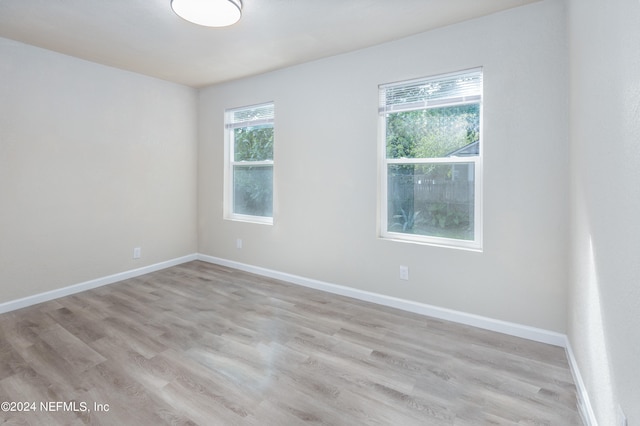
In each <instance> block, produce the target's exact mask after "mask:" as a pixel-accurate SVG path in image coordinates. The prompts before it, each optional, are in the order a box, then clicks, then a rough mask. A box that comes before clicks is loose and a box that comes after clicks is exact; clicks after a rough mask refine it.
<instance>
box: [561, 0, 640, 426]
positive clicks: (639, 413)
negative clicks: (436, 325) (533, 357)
mask: <svg viewBox="0 0 640 426" xmlns="http://www.w3.org/2000/svg"><path fill="white" fill-rule="evenodd" d="M569 34H570V51H571V61H570V67H571V73H570V76H571V107H570V115H571V148H570V152H571V161H572V165H571V178H572V179H571V180H572V185H571V193H572V202H571V223H572V238H571V245H572V253H573V258H572V274H571V289H570V299H569V302H570V303H569V325H568V334H569V338H570V341H571V344H572V346H573V349H574V352H575V355H576V359H577V361H578V365H579V367H580V371H581V373H582V376H583V378H584V381H585V382H586V386H587V389H588V391H589V395H590V398H591V400H592V404H593V405H594V408H595V412H596V416H597V418H598V422H599V424H600V425H614V424H615V425H617V424H620V423H618V422H617V419H616V417H617V415H618V414H617V411H618V404H620V406H621V407H622V409H623V410H624V412H625V413H626V415H627V416H628V420H629V425H637V424H640V366H639V363H640V221H639V220H638V219H639V218H640V2H638V0H618V1H613V2H612V1H609V0H570V1H569Z"/></svg>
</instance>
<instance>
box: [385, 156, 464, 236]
mask: <svg viewBox="0 0 640 426" xmlns="http://www.w3.org/2000/svg"><path fill="white" fill-rule="evenodd" d="M387 170H388V174H387V178H388V186H387V190H388V198H387V200H388V205H387V208H388V216H387V217H388V223H387V229H388V230H389V232H399V233H405V234H416V235H426V236H433V237H444V238H455V239H461V240H473V239H474V228H473V227H474V197H475V194H474V191H475V186H474V175H475V173H474V164H473V163H438V164H406V165H405V164H403V165H398V164H393V165H389V166H388V169H387Z"/></svg>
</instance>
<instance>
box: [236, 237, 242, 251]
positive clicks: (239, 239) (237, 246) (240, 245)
mask: <svg viewBox="0 0 640 426" xmlns="http://www.w3.org/2000/svg"><path fill="white" fill-rule="evenodd" d="M236 248H237V249H241V248H242V238H238V239H236Z"/></svg>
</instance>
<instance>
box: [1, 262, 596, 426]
mask: <svg viewBox="0 0 640 426" xmlns="http://www.w3.org/2000/svg"><path fill="white" fill-rule="evenodd" d="M194 260H201V261H203V262H208V263H212V264H216V265H221V266H226V267H229V268H234V269H238V270H241V271H246V272H250V273H253V274H257V275H262V276H265V277H269V278H274V279H278V280H282V281H286V282H289V283H292V284H297V285H301V286H304V287H309V288H313V289H316V290H322V291H326V292H328V293H333V294H339V295H341V296H347V297H351V298H354V299H358V300H363V301H366V302H372V303H376V304H379V305H383V306H389V307H392V308H397V309H401V310H404V311H408V312H413V313H417V314H421V315H425V316H429V317H433V318H438V319H442V320H447V321H452V322H456V323H459V324H465V325H470V326H473V327H478V328H482V329H485V330H491V331H496V332H499V333H504V334H508V335H511V336H516V337H522V338H524V339H528V340H533V341H536V342H541V343H547V344H550V345H554V346H561V347H564V348H565V350H566V353H567V359H568V361H569V367H570V368H571V373H572V375H573V379H574V382H575V385H576V391H577V399H578V411H579V412H580V415H581V416H582V419H583V421H584V423H585V425H586V426H597V425H598V423H597V421H596V418H595V414H594V411H593V407H592V405H591V402H590V400H589V395H588V392H587V388H586V386H585V384H584V381H583V380H582V376H581V374H580V370H579V369H578V364H577V362H576V359H575V356H574V353H573V350H572V348H571V344H570V342H569V339H568V338H567V336H566V335H564V334H561V333H556V332H554V331H549V330H544V329H540V328H535V327H530V326H526V325H521V324H517V323H512V322H507V321H502V320H497V319H493V318H488V317H483V316H480V315H474V314H469V313H466V312H461V311H455V310H453V309H447V308H441V307H438V306H433V305H428V304H425V303H419V302H413V301H410V300H405V299H400V298H397V297H392V296H386V295H383V294H378V293H373V292H369V291H364V290H358V289H355V288H351V287H345V286H341V285H337V284H331V283H327V282H323V281H319V280H314V279H310V278H305V277H301V276H298V275H293V274H288V273H285V272H279V271H274V270H271V269H267V268H262V267H258V266H252V265H248V264H244V263H240V262H236V261H232V260H227V259H222V258H218V257H214V256H208V255H204V254H190V255H187V256H182V257H178V258H175V259H171V260H167V261H164V262H160V263H156V264H153V265H148V266H144V267H141V268H137V269H132V270H130V271H125V272H120V273H117V274H113V275H109V276H106V277H102V278H97V279H94V280H90V281H85V282H83V283H79V284H75V285H71V286H68V287H63V288H60V289H56V290H51V291H47V292H44V293H39V294H36V295H33V296H28V297H24V298H22V299H17V300H12V301H9V302H5V303H0V314H3V313H6V312H10V311H15V310H17V309H21V308H26V307H28V306H32V305H36V304H38V303H42V302H47V301H50V300H54V299H57V298H60V297H64V296H68V295H71V294H75V293H79V292H82V291H86V290H91V289H94V288H97V287H102V286H104V285H108V284H113V283H117V282H119V281H124V280H127V279H129V278H135V277H138V276H140V275H144V274H148V273H151V272H156V271H159V270H162V269H166V268H169V267H171V266H176V265H180V264H182V263H187V262H191V261H194Z"/></svg>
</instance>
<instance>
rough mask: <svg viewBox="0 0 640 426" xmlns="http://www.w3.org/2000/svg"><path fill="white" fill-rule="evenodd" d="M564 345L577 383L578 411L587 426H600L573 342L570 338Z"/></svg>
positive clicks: (574, 380)
mask: <svg viewBox="0 0 640 426" xmlns="http://www.w3.org/2000/svg"><path fill="white" fill-rule="evenodd" d="M564 347H565V351H566V352H567V360H569V367H570V369H571V374H572V375H573V382H574V383H575V385H576V393H577V395H576V397H577V399H578V412H579V413H580V417H582V421H583V423H584V424H585V426H598V421H597V420H596V416H595V413H594V411H593V406H592V405H591V401H590V400H589V393H588V392H587V387H586V386H585V384H584V381H583V380H582V375H581V374H580V369H579V368H578V362H577V361H576V357H575V355H574V353H573V348H572V347H571V343H570V342H569V339H568V338H567V339H566V342H565V345H564Z"/></svg>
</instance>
